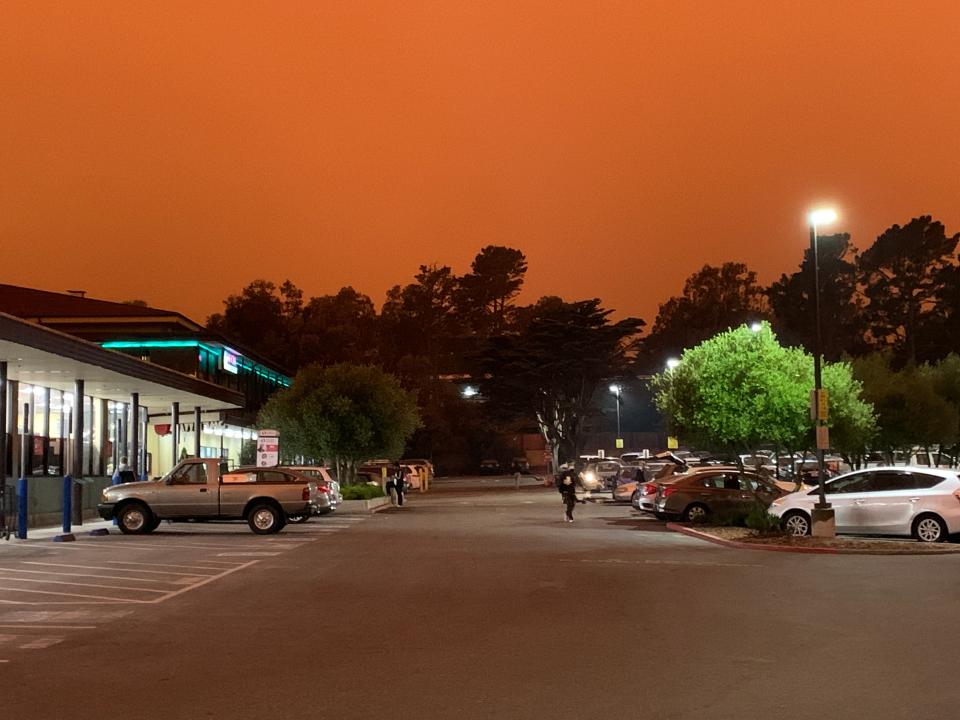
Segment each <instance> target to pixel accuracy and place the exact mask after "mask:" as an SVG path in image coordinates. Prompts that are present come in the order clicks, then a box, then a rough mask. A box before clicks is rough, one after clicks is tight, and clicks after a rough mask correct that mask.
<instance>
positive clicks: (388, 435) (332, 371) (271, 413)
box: [259, 363, 419, 482]
mask: <svg viewBox="0 0 960 720" xmlns="http://www.w3.org/2000/svg"><path fill="white" fill-rule="evenodd" d="M418 423H419V417H418V413H417V406H416V401H415V400H414V398H413V396H412V395H411V394H410V393H408V392H406V391H405V390H403V388H401V387H400V383H399V382H398V381H397V379H396V378H395V377H393V376H392V375H389V374H387V373H385V372H383V371H382V370H380V369H379V368H376V367H373V366H370V365H351V364H348V363H341V364H338V365H331V366H329V367H322V366H320V365H308V366H307V367H304V368H302V369H301V370H300V372H298V373H297V375H296V377H295V378H294V381H293V384H292V385H291V386H290V387H289V388H287V389H285V390H281V391H280V392H277V393H275V394H274V395H273V396H272V397H271V398H270V400H268V401H267V403H266V405H264V407H263V409H262V410H261V411H260V417H259V426H260V427H271V428H276V429H277V430H279V431H280V439H281V440H280V442H281V447H282V448H283V451H284V453H285V454H289V455H302V456H304V457H307V458H313V459H315V460H319V459H325V460H327V461H329V462H332V463H333V464H334V466H335V467H336V469H337V473H338V476H339V477H340V478H341V479H342V480H343V481H344V482H352V481H353V479H354V477H355V476H356V469H357V466H358V465H359V464H360V463H361V462H363V461H365V460H371V459H374V458H397V457H399V456H400V453H401V452H402V451H403V447H404V444H405V443H406V441H407V439H408V438H409V437H410V436H411V435H412V434H413V431H414V430H415V429H416V428H417V425H418Z"/></svg>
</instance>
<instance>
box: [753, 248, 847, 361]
mask: <svg viewBox="0 0 960 720" xmlns="http://www.w3.org/2000/svg"><path fill="white" fill-rule="evenodd" d="M817 248H818V253H817V254H818V256H819V260H818V266H819V268H820V307H821V308H822V313H823V316H824V318H827V320H826V321H825V322H821V324H820V326H821V343H820V350H821V353H822V354H823V356H824V357H825V358H827V359H828V360H839V359H840V358H841V357H843V356H844V355H851V356H856V355H860V354H862V353H863V352H864V349H865V347H864V344H865V341H864V336H865V334H866V328H865V327H864V324H863V317H862V310H863V301H862V298H861V297H860V294H859V291H858V288H857V283H858V277H859V275H858V272H857V265H856V261H857V256H856V250H855V249H854V247H853V245H851V243H850V235H848V234H846V233H843V234H840V235H828V236H825V237H822V238H819V240H818V242H817ZM812 292H813V260H812V255H811V252H810V249H809V248H807V249H806V250H805V251H804V253H803V261H802V262H801V263H800V269H799V270H798V271H797V272H795V273H793V274H792V275H781V276H780V279H779V280H777V281H776V282H774V283H773V284H772V285H771V286H770V287H769V288H768V289H767V298H768V299H769V301H770V308H771V310H772V311H773V317H774V320H773V322H774V327H775V328H776V330H777V334H778V335H779V337H780V338H781V339H782V340H783V342H784V343H785V344H786V345H787V346H793V345H803V347H805V348H807V350H809V351H811V352H812V351H813V322H814V308H813V301H812V300H811V295H812Z"/></svg>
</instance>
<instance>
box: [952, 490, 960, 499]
mask: <svg viewBox="0 0 960 720" xmlns="http://www.w3.org/2000/svg"><path fill="white" fill-rule="evenodd" d="M953 496H954V497H955V498H956V499H957V502H960V490H957V491H956V492H955V493H953Z"/></svg>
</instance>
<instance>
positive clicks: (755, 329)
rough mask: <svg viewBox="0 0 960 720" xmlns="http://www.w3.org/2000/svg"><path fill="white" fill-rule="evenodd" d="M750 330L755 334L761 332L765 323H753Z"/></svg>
mask: <svg viewBox="0 0 960 720" xmlns="http://www.w3.org/2000/svg"><path fill="white" fill-rule="evenodd" d="M750 330H751V332H755V333H758V332H760V331H761V330H763V323H758V322H755V323H753V324H752V325H751V326H750Z"/></svg>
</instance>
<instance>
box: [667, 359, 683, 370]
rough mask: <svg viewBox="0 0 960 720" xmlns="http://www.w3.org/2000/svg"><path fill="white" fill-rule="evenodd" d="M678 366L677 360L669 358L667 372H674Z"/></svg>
mask: <svg viewBox="0 0 960 720" xmlns="http://www.w3.org/2000/svg"><path fill="white" fill-rule="evenodd" d="M679 364H680V361H679V360H677V358H669V359H668V360H667V370H676V369H677V366H678V365H679Z"/></svg>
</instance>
